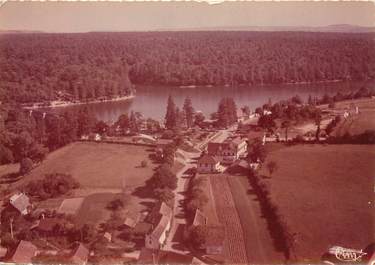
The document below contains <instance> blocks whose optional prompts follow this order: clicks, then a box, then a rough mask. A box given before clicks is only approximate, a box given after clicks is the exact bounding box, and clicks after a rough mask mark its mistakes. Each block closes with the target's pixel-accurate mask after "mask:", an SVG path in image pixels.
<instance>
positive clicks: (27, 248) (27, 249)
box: [7, 240, 38, 264]
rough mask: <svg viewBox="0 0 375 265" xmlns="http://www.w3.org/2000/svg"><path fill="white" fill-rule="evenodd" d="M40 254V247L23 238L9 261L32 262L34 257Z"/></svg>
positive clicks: (17, 262) (18, 262)
mask: <svg viewBox="0 0 375 265" xmlns="http://www.w3.org/2000/svg"><path fill="white" fill-rule="evenodd" d="M37 254H38V249H37V247H36V246H34V245H33V244H32V243H31V242H28V241H24V240H21V241H20V242H19V244H18V245H17V247H16V249H15V250H14V251H13V253H12V254H11V255H10V258H9V260H7V261H8V262H12V263H16V264H25V263H31V262H32V258H33V257H35V256H36V255H37Z"/></svg>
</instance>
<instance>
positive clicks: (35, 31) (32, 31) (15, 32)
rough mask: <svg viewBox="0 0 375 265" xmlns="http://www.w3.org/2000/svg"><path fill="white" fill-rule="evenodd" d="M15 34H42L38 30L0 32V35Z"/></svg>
mask: <svg viewBox="0 0 375 265" xmlns="http://www.w3.org/2000/svg"><path fill="white" fill-rule="evenodd" d="M12 33H13V34H17V33H43V31H38V30H0V34H12Z"/></svg>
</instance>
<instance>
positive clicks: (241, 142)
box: [231, 137, 247, 158]
mask: <svg viewBox="0 0 375 265" xmlns="http://www.w3.org/2000/svg"><path fill="white" fill-rule="evenodd" d="M231 142H232V143H233V144H234V145H235V147H236V153H237V158H239V157H241V156H244V155H245V154H246V153H247V142H246V139H243V138H240V137H237V138H235V139H233V140H231Z"/></svg>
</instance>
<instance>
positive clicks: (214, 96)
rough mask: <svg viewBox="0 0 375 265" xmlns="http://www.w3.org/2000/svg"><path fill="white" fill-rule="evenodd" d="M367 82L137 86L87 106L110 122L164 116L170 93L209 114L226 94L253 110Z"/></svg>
mask: <svg viewBox="0 0 375 265" xmlns="http://www.w3.org/2000/svg"><path fill="white" fill-rule="evenodd" d="M363 85H366V86H369V85H371V86H373V85H374V82H372V83H363V82H337V83H324V84H323V83H320V84H303V85H302V84H301V85H272V86H251V87H245V86H238V87H196V88H180V87H165V86H164V87H161V86H137V95H136V97H135V98H134V99H132V100H128V101H118V102H104V103H96V104H88V105H86V106H87V107H88V109H89V111H91V112H92V113H93V114H94V115H95V116H96V117H97V118H98V119H99V120H103V121H106V122H114V121H116V120H117V118H118V117H119V116H120V115H121V114H123V113H129V112H130V111H132V110H134V111H139V112H141V113H142V114H143V116H144V117H150V118H154V119H157V120H163V119H164V115H165V110H166V105H167V99H168V95H172V97H173V98H174V101H175V103H176V104H177V105H178V106H179V107H180V108H182V104H183V101H184V99H185V98H186V97H187V96H189V97H190V98H191V99H192V102H193V106H194V108H195V110H200V111H202V112H203V113H204V114H205V115H209V114H210V113H212V112H215V111H216V110H217V106H218V103H219V101H220V99H221V98H223V97H233V98H234V100H235V101H236V103H237V107H242V106H245V105H248V106H249V107H250V109H251V110H254V109H255V108H256V107H259V106H262V105H263V104H264V103H266V102H267V101H268V99H269V98H271V100H272V102H276V101H278V100H282V99H287V98H290V97H292V96H294V95H297V94H298V95H300V96H301V97H302V98H303V99H307V98H308V96H309V95H312V96H319V97H320V96H322V95H324V94H325V93H328V94H335V93H336V92H337V91H342V93H344V92H347V91H355V90H357V89H359V88H360V87H361V86H363ZM81 107H82V106H73V107H69V108H74V109H77V108H81Z"/></svg>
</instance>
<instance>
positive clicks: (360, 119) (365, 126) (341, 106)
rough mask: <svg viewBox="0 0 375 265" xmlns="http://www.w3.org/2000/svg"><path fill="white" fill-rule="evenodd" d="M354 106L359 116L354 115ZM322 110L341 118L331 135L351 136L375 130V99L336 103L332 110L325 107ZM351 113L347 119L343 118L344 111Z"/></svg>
mask: <svg viewBox="0 0 375 265" xmlns="http://www.w3.org/2000/svg"><path fill="white" fill-rule="evenodd" d="M355 106H356V107H358V110H359V114H355ZM323 109H325V110H328V111H330V112H332V113H334V114H336V115H340V116H341V118H342V119H341V122H340V123H339V124H338V125H337V126H336V128H335V130H334V132H333V135H343V134H345V133H350V134H351V135H355V134H360V133H363V132H364V131H366V130H375V99H368V98H366V99H357V100H347V101H342V102H337V103H336V104H335V107H334V108H333V109H328V108H327V107H326V106H325V107H323ZM346 110H347V111H349V112H351V113H352V115H350V116H349V117H348V118H347V119H344V118H343V113H344V112H345V111H346Z"/></svg>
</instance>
